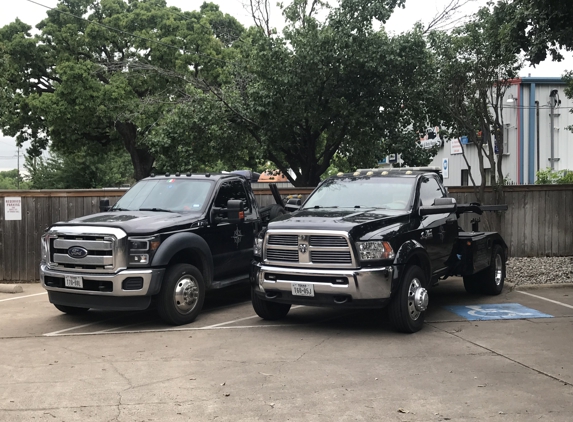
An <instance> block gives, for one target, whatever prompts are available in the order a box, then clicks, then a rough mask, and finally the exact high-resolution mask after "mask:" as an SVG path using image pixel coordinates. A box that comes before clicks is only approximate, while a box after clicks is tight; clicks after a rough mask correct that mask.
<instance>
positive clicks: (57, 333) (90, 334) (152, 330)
mask: <svg viewBox="0 0 573 422" xmlns="http://www.w3.org/2000/svg"><path fill="white" fill-rule="evenodd" d="M268 327H292V325H289V324H280V325H279V324H276V325H273V324H268V325H236V326H233V327H213V328H207V327H179V328H153V329H150V330H126V331H92V332H91V333H68V332H63V331H64V330H62V331H60V332H54V333H49V334H44V336H50V337H66V336H67V337H72V336H98V335H102V334H144V333H165V332H170V331H206V330H237V329H245V328H268ZM74 328H80V327H74ZM120 328H121V327H120ZM60 333H61V334H60Z"/></svg>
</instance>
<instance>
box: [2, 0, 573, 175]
mask: <svg viewBox="0 0 573 422" xmlns="http://www.w3.org/2000/svg"><path fill="white" fill-rule="evenodd" d="M203 1H204V0H167V4H168V5H169V6H176V7H178V8H180V9H182V10H196V9H198V8H199V7H200V6H201V4H202V3H203ZM211 1H212V2H213V3H217V4H219V6H220V7H221V10H222V11H223V12H224V13H229V14H230V15H233V16H234V17H235V18H237V19H238V20H239V21H240V22H241V23H242V24H243V25H245V26H250V25H251V19H250V17H249V14H248V13H247V11H246V10H245V8H244V7H243V2H244V0H211ZM34 2H36V3H40V4H43V5H45V6H48V7H55V6H56V5H57V3H58V2H57V0H34ZM287 2H288V0H283V3H287ZM449 2H450V0H406V8H405V9H398V10H396V11H395V12H394V14H393V15H392V18H391V19H390V21H389V22H388V23H387V25H386V30H387V31H388V32H395V33H399V32H402V31H404V30H408V29H409V28H411V27H412V25H413V24H414V23H415V22H417V21H422V22H424V23H428V22H429V21H430V20H431V19H432V18H433V17H434V16H435V15H436V14H437V13H438V12H439V11H440V10H442V9H443V7H444V6H445V5H446V4H447V3H449ZM0 3H2V4H1V6H0V27H2V26H4V25H6V24H8V23H10V22H13V21H14V20H15V19H16V18H17V17H18V18H20V19H21V20H22V21H24V22H26V23H28V24H29V25H32V26H35V25H36V24H37V23H38V22H40V21H41V20H42V19H44V18H45V17H46V11H47V9H46V8H44V7H42V6H39V5H38V4H34V3H32V2H30V1H28V0H0ZM275 3H276V1H275V0H271V4H273V5H274V4H275ZM486 3H487V0H474V1H473V2H471V3H469V4H468V5H466V6H465V8H464V10H463V14H472V13H474V12H475V11H477V9H478V8H479V7H481V6H484V5H485V4H486ZM460 16H461V15H460ZM271 23H272V25H273V26H274V27H277V28H278V29H280V28H282V23H283V19H282V16H281V14H280V10H279V9H278V8H277V7H276V6H275V7H273V10H272V14H271ZM564 55H565V56H566V60H565V61H564V62H560V63H553V62H549V61H548V62H545V63H541V64H540V65H538V66H537V67H536V68H532V67H528V68H525V69H524V70H522V72H521V76H528V75H531V76H561V75H562V74H563V73H565V71H566V70H573V54H571V53H568V52H565V53H564ZM0 135H1V133H0ZM16 151H17V149H16V144H15V142H14V140H13V139H11V138H8V137H1V136H0V171H2V170H9V169H14V168H16ZM22 163H23V160H22V159H21V160H20V165H22Z"/></svg>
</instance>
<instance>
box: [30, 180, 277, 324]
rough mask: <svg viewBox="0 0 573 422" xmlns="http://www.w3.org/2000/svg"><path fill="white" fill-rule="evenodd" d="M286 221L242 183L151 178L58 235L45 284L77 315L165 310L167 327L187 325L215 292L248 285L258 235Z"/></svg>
mask: <svg viewBox="0 0 573 422" xmlns="http://www.w3.org/2000/svg"><path fill="white" fill-rule="evenodd" d="M273 193H275V197H276V196H278V191H276V192H274V191H273ZM279 199H280V196H279ZM104 205H105V204H104ZM108 205H109V202H108ZM284 212H285V211H284V208H283V207H282V205H278V204H275V205H271V206H269V207H265V208H263V209H260V208H259V207H258V206H257V203H256V201H255V196H254V194H253V191H252V189H251V185H250V183H249V182H248V180H247V179H245V178H244V177H242V176H239V175H235V174H223V175H211V174H195V175H191V174H185V175H180V174H179V173H177V174H175V175H169V174H166V175H162V176H156V177H149V178H146V179H144V180H142V181H140V182H139V183H137V184H136V185H135V186H134V187H133V188H131V189H130V190H129V191H128V192H127V193H126V194H125V195H124V196H123V197H122V198H121V199H120V200H119V201H118V202H117V203H116V204H115V205H114V206H113V207H111V209H109V210H108V211H107V212H102V213H99V214H94V215H88V216H85V217H81V218H76V219H74V220H71V221H68V222H62V223H57V224H54V225H53V226H52V227H50V228H49V229H48V230H47V231H46V233H45V234H44V235H43V237H42V258H41V263H40V278H41V282H42V285H43V286H44V287H45V288H46V290H47V291H48V296H49V300H50V302H52V303H53V304H54V305H55V307H56V308H58V309H59V310H60V311H62V312H65V313H68V314H77V313H83V312H86V311H88V310H89V309H108V310H142V309H146V308H148V307H149V306H151V305H156V306H157V309H158V311H159V314H160V316H161V317H162V318H163V319H164V320H165V321H166V322H168V323H171V324H175V325H178V324H186V323H189V322H191V321H193V320H194V319H195V318H196V316H197V315H198V313H199V312H200V310H201V307H202V305H203V301H204V298H205V291H206V290H209V289H218V288H221V287H225V286H229V285H232V284H235V283H239V282H247V280H248V277H249V266H250V263H251V257H252V251H253V241H254V237H255V235H256V234H257V233H258V232H259V231H260V230H261V229H262V228H263V227H264V226H265V225H266V224H267V223H268V221H269V220H270V219H271V218H274V217H275V216H276V215H279V214H282V213H284Z"/></svg>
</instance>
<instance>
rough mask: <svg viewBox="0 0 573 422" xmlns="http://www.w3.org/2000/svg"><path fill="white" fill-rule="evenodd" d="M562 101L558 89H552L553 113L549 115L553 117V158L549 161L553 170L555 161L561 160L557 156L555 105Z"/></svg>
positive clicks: (550, 102) (550, 100) (550, 95)
mask: <svg viewBox="0 0 573 422" xmlns="http://www.w3.org/2000/svg"><path fill="white" fill-rule="evenodd" d="M560 103H561V100H559V93H558V92H557V90H556V89H554V90H552V91H551V93H550V94H549V106H550V107H551V114H550V115H549V117H550V119H551V158H549V162H550V163H551V170H555V161H559V158H555V106H557V105H559V104H560Z"/></svg>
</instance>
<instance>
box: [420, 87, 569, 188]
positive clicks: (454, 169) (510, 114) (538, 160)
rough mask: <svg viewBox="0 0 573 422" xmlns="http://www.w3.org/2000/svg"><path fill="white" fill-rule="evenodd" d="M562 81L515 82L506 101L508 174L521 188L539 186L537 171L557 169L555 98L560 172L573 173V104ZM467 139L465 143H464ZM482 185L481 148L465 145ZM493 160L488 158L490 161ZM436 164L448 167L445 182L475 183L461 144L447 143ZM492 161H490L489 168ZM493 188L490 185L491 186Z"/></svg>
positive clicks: (435, 161)
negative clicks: (479, 154)
mask: <svg viewBox="0 0 573 422" xmlns="http://www.w3.org/2000/svg"><path fill="white" fill-rule="evenodd" d="M564 88H565V82H564V81H563V80H562V79H561V78H539V77H526V78H521V79H516V80H514V81H512V85H511V87H510V88H509V89H508V91H507V93H506V97H505V102H504V110H503V117H504V123H505V145H504V156H503V164H502V166H503V167H502V168H503V174H504V176H506V177H507V179H508V180H509V181H510V182H512V183H516V184H533V183H535V173H536V172H537V171H538V170H539V169H541V170H543V169H546V168H547V167H550V166H551V162H550V158H551V106H550V95H551V94H552V91H553V94H554V97H555V102H554V104H555V108H554V115H553V117H554V119H553V120H554V121H553V135H554V136H553V142H554V147H553V154H554V159H555V160H554V168H555V170H563V169H568V170H573V132H571V131H570V130H568V129H567V127H568V126H572V125H573V115H572V114H571V113H570V110H571V109H573V101H572V100H571V99H569V98H567V97H566V96H565V92H564ZM464 141H465V140H464ZM463 147H464V149H465V152H466V157H467V158H468V161H469V163H470V165H471V167H472V174H473V177H474V179H475V181H476V183H477V184H479V183H481V177H480V172H479V163H478V157H477V152H476V146H475V145H473V144H465V145H463ZM486 161H487V160H486ZM430 165H431V166H442V167H444V166H446V168H444V172H443V173H444V184H445V185H446V186H461V185H468V184H471V181H470V179H469V177H468V170H467V169H468V167H467V165H466V163H465V161H464V158H463V156H462V154H461V149H460V145H459V140H453V141H451V140H450V141H446V142H445V143H442V146H441V147H440V149H439V151H438V154H437V155H436V157H434V159H433V161H432V163H431V164H430ZM487 167H489V163H486V168H487ZM488 184H489V183H488Z"/></svg>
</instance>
